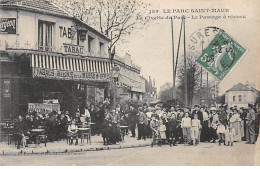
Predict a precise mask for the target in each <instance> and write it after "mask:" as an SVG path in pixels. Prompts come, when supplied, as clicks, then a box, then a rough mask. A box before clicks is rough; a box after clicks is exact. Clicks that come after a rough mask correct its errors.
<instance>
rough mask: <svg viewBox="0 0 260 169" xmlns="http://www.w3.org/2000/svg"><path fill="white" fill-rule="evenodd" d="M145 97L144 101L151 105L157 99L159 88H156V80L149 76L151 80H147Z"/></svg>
mask: <svg viewBox="0 0 260 169" xmlns="http://www.w3.org/2000/svg"><path fill="white" fill-rule="evenodd" d="M145 91H146V92H145V95H144V101H145V102H147V103H150V102H152V101H154V100H156V99H157V88H156V87H155V79H153V81H152V78H151V76H149V80H147V79H145Z"/></svg>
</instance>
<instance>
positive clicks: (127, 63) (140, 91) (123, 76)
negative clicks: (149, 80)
mask: <svg viewBox="0 0 260 169" xmlns="http://www.w3.org/2000/svg"><path fill="white" fill-rule="evenodd" d="M113 62H114V63H113V64H114V66H119V68H120V73H119V78H118V82H117V100H118V102H119V101H124V100H129V99H130V100H138V101H143V96H144V94H145V79H144V78H143V77H142V76H141V75H140V71H141V68H140V67H139V66H137V65H135V64H134V63H133V61H132V59H131V55H130V54H129V53H126V54H125V56H124V57H120V56H118V55H115V57H114V60H113Z"/></svg>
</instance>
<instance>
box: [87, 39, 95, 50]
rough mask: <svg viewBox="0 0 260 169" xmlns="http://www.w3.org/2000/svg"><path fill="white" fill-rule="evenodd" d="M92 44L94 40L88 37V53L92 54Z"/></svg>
mask: <svg viewBox="0 0 260 169" xmlns="http://www.w3.org/2000/svg"><path fill="white" fill-rule="evenodd" d="M93 42H94V38H93V37H91V36H88V51H89V52H92V51H93V49H92V48H93Z"/></svg>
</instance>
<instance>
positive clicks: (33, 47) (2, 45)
mask: <svg viewBox="0 0 260 169" xmlns="http://www.w3.org/2000/svg"><path fill="white" fill-rule="evenodd" d="M67 45H70V44H67ZM73 46H77V45H73ZM1 50H2V51H14V50H15V51H23V52H24V53H30V52H32V51H34V52H35V51H38V52H43V53H59V54H68V53H66V52H65V51H64V45H62V46H60V47H55V46H51V45H48V46H40V45H38V43H36V44H32V43H29V42H28V41H27V42H26V43H24V44H20V43H14V44H11V43H8V42H7V41H3V40H0V51H1ZM75 56H82V57H84V56H87V57H99V58H106V59H107V58H108V54H107V53H106V52H95V51H94V50H91V51H88V50H86V48H84V49H83V54H75Z"/></svg>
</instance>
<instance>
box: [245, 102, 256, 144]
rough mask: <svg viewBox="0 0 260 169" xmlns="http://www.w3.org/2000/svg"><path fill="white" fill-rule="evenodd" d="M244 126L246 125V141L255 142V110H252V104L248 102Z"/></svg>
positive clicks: (248, 142)
mask: <svg viewBox="0 0 260 169" xmlns="http://www.w3.org/2000/svg"><path fill="white" fill-rule="evenodd" d="M246 127H247V130H246V131H247V133H246V136H247V143H246V144H255V111H254V110H253V105H252V104H248V113H247V117H246Z"/></svg>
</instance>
